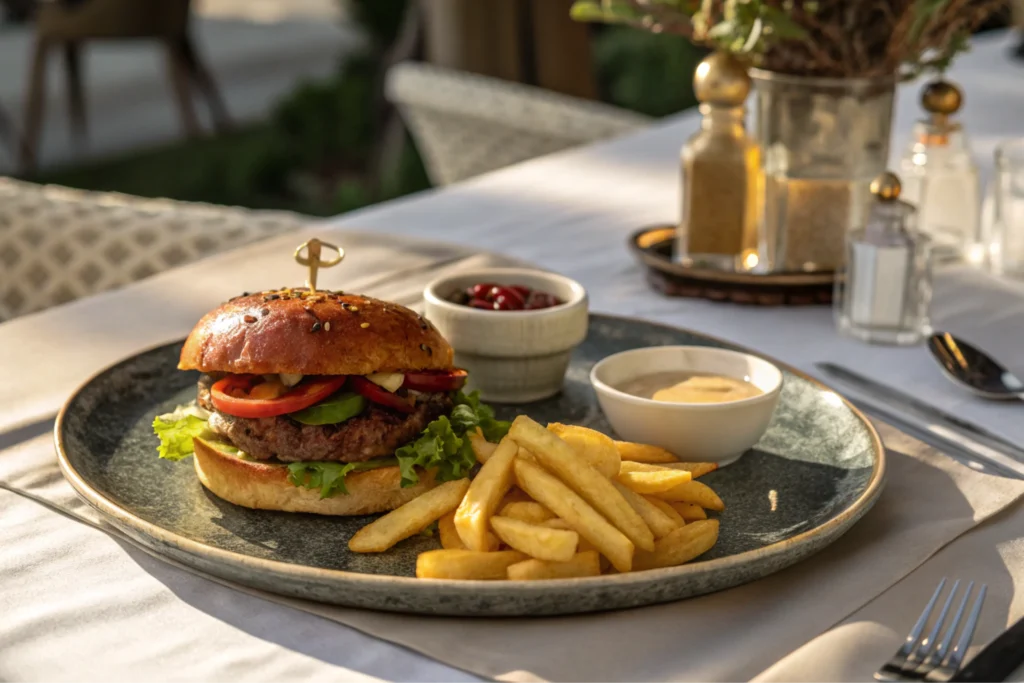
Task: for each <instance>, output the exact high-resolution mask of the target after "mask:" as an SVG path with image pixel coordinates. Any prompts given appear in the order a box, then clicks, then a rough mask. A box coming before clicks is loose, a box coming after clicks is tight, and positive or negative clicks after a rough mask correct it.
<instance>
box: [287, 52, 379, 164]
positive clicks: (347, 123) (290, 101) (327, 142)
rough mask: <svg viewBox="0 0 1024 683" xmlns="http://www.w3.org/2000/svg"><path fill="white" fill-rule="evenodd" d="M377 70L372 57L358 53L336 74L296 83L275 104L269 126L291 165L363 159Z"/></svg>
mask: <svg viewBox="0 0 1024 683" xmlns="http://www.w3.org/2000/svg"><path fill="white" fill-rule="evenodd" d="M375 74H376V65H375V64H374V62H373V61H372V60H370V59H369V58H367V57H357V58H355V59H353V60H351V61H349V62H348V63H346V64H345V67H344V69H343V70H342V72H341V73H340V74H339V75H338V76H336V77H334V78H332V79H330V80H326V81H322V82H318V83H306V84H304V85H302V86H300V87H299V89H298V90H297V91H296V92H295V93H293V94H292V95H291V96H290V97H288V98H287V99H286V100H284V101H283V102H281V103H280V104H279V105H278V106H277V107H276V108H275V110H274V113H273V114H272V116H271V126H272V127H273V128H274V130H275V133H276V134H277V135H279V136H280V141H281V143H282V145H283V146H284V147H285V148H286V149H288V150H290V151H291V154H292V159H291V161H292V163H293V164H294V165H297V166H300V167H303V168H311V167H314V168H315V167H318V166H321V165H323V164H324V163H328V162H329V161H331V160H334V159H337V158H339V157H341V158H344V159H346V160H347V161H348V162H349V163H358V162H361V161H363V160H365V158H366V155H367V153H368V152H369V150H370V142H371V141H372V140H373V132H374V130H373V128H374V126H373V119H372V115H371V109H372V107H371V105H372V101H373V82H374V81H373V79H374V77H375Z"/></svg>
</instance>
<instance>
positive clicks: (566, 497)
mask: <svg viewBox="0 0 1024 683" xmlns="http://www.w3.org/2000/svg"><path fill="white" fill-rule="evenodd" d="M541 429H543V428H541ZM544 431H545V433H547V431H546V430H544ZM515 470H516V479H518V480H519V484H520V485H521V486H522V487H523V489H524V490H525V491H526V492H527V493H529V494H530V495H531V496H533V498H534V499H535V500H537V502H539V503H541V504H543V505H544V506H545V507H547V508H548V509H549V510H551V511H552V512H554V513H555V514H556V515H558V516H559V517H561V518H562V519H563V520H565V521H566V522H567V523H568V524H569V526H571V527H572V528H573V530H575V531H576V532H577V533H578V534H579V535H580V536H582V537H583V538H585V539H587V540H588V541H590V542H591V543H592V544H593V545H594V546H595V547H596V548H597V549H598V550H600V551H601V553H602V554H603V555H605V556H606V557H607V558H608V559H609V560H611V562H612V564H613V565H615V567H616V568H617V569H618V570H619V571H624V572H628V571H629V570H630V567H632V563H633V550H634V547H633V543H632V542H631V541H630V540H629V539H628V538H626V536H625V535H624V534H623V533H622V532H621V531H619V530H618V529H616V528H615V527H613V526H612V525H611V524H609V523H608V521H607V520H605V518H604V517H602V516H601V515H600V514H599V513H598V512H597V511H596V510H594V508H592V507H590V505H588V504H587V502H586V501H585V500H583V499H582V498H581V497H580V496H578V495H577V494H576V493H575V492H573V490H572V489H570V488H569V487H568V486H566V485H565V484H563V483H562V482H561V481H559V480H558V479H557V478H555V477H554V476H553V475H551V474H549V473H548V472H546V471H544V470H543V469H542V468H540V467H538V466H537V465H534V464H533V463H530V462H527V461H525V460H519V459H517V460H516V462H515ZM595 474H596V472H595ZM597 476H599V477H600V476H601V475H599V474H598V475H597ZM602 481H605V482H607V481H608V480H607V479H604V478H602ZM610 485H611V484H609V486H610ZM613 490H614V489H613ZM615 495H617V496H619V497H620V498H621V497H622V496H621V495H620V494H619V492H618V491H615ZM627 505H628V503H627ZM630 510H632V508H630ZM633 514H636V513H633ZM638 518H639V516H638ZM652 538H653V536H652Z"/></svg>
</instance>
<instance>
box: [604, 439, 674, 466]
mask: <svg viewBox="0 0 1024 683" xmlns="http://www.w3.org/2000/svg"><path fill="white" fill-rule="evenodd" d="M615 448H616V449H617V450H618V451H619V457H620V458H622V459H623V460H632V461H634V462H679V458H677V457H676V456H674V455H672V453H670V452H669V451H666V450H665V449H664V448H660V447H659V446H649V445H647V444H643V443H631V442H629V441H616V442H615Z"/></svg>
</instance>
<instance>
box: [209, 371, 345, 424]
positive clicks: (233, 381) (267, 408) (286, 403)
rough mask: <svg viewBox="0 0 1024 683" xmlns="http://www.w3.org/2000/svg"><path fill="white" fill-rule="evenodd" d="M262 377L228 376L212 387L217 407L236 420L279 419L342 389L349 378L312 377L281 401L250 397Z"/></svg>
mask: <svg viewBox="0 0 1024 683" xmlns="http://www.w3.org/2000/svg"><path fill="white" fill-rule="evenodd" d="M260 379H261V378H260V377H259V376H258V375H228V376H227V377H225V378H224V379H221V380H218V381H217V382H216V383H214V385H213V386H212V387H211V388H210V400H211V401H212V402H213V407H214V408H216V409H217V410H219V411H220V412H222V413H227V414H228V415H234V416H235V417H253V418H258V417H276V416H277V415H287V414H288V413H294V412H297V411H299V410H302V409H304V408H308V407H310V406H311V405H313V404H314V403H318V402H320V401H322V400H324V399H325V398H327V397H328V396H330V395H331V394H333V393H334V392H336V391H338V390H339V389H341V388H342V387H343V386H344V385H345V382H346V381H347V380H348V377H347V376H346V375H331V376H324V377H309V378H306V379H303V380H302V382H300V383H299V384H298V385H297V386H295V387H294V388H292V389H290V390H289V391H286V392H285V393H283V394H281V395H280V396H278V397H277V398H250V397H249V392H250V391H251V390H252V389H253V387H255V386H257V385H258V383H259V380H260Z"/></svg>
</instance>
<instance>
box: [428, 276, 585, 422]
mask: <svg viewBox="0 0 1024 683" xmlns="http://www.w3.org/2000/svg"><path fill="white" fill-rule="evenodd" d="M481 282H493V283H494V284H498V285H524V286H526V287H529V288H531V289H538V290H542V291H544V292H547V293H548V294H552V295H554V296H556V297H558V298H559V299H560V300H561V301H562V302H564V303H562V304H560V305H558V306H553V307H551V308H542V309H538V310H534V311H487V310H481V309H477V308H470V307H469V306H463V305H461V304H456V303H452V302H451V301H450V300H449V298H450V297H452V296H453V295H454V294H455V293H456V292H459V291H462V290H465V289H466V288H467V287H470V286H471V285H475V284H479V283H481ZM423 296H424V298H425V299H426V302H427V303H426V311H425V312H426V316H427V318H428V319H429V320H430V321H431V322H432V323H434V325H435V326H436V327H437V329H438V330H439V331H440V332H441V334H443V335H444V337H445V339H447V340H448V343H450V344H451V345H452V348H453V349H455V364H456V365H458V366H459V367H462V368H465V369H466V370H468V371H469V385H468V387H469V390H474V389H478V390H479V391H480V397H481V398H482V399H484V400H487V401H495V402H498V403H529V402H531V401H539V400H540V399H544V398H548V397H549V396H553V395H555V394H557V393H558V392H559V391H561V389H562V383H563V382H564V380H565V371H566V369H567V368H568V367H569V356H570V355H571V354H572V350H573V348H574V347H575V346H576V345H578V344H579V343H580V342H581V341H583V339H584V338H585V337H586V336H587V293H586V290H584V289H583V286H582V285H580V283H578V282H576V281H575V280H570V279H569V278H567V277H563V276H562V275H556V274H554V273H547V272H544V271H542V270H530V269H527V268H488V269H486V270H478V271H473V272H468V273H460V274H458V275H452V276H448V277H444V278H441V279H440V280H435V281H434V282H432V283H430V284H429V285H427V288H426V290H424V293H423Z"/></svg>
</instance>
